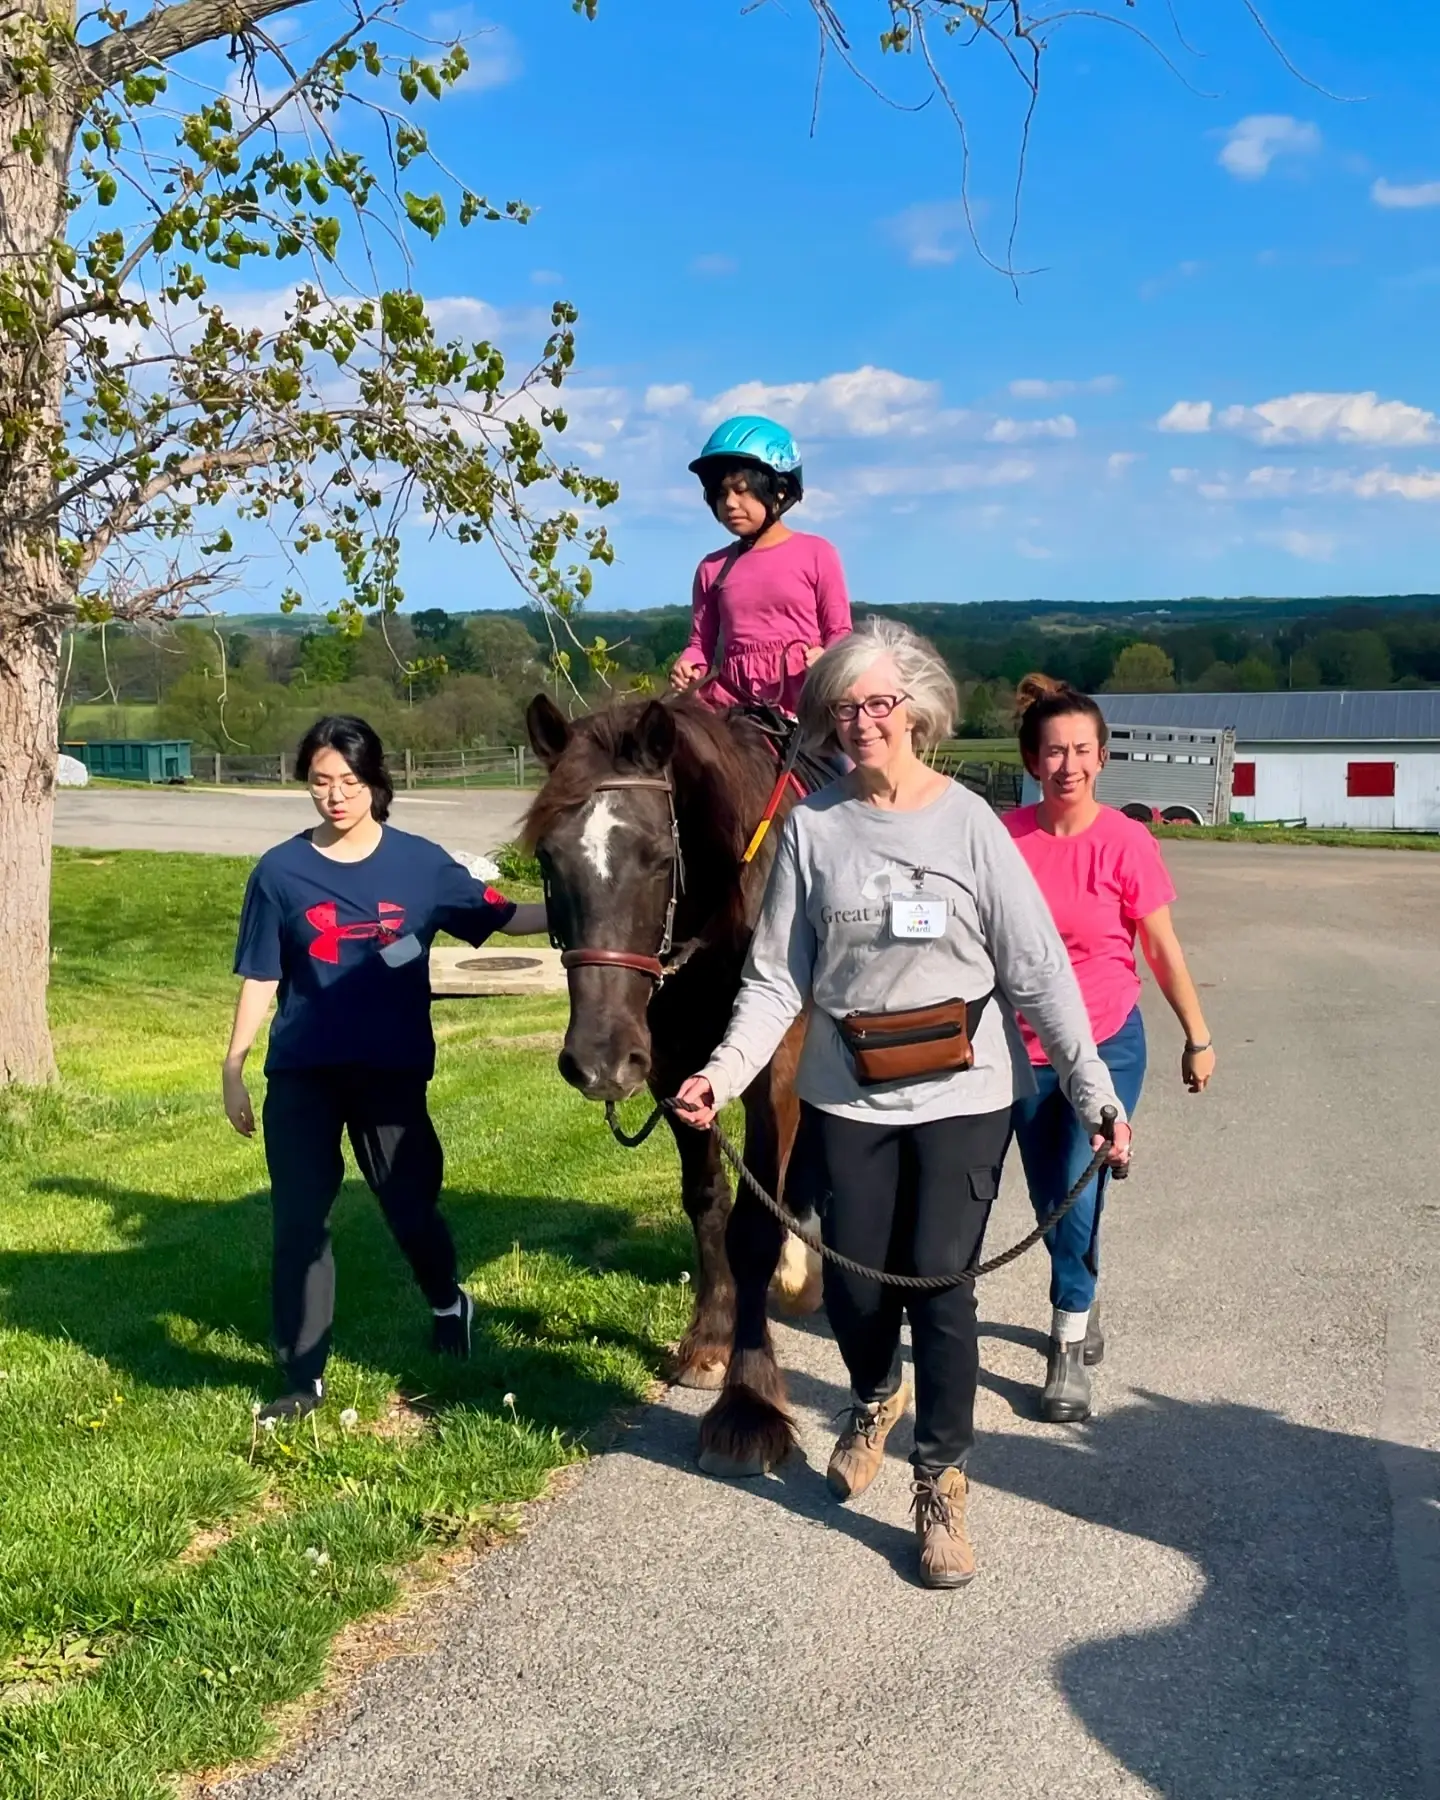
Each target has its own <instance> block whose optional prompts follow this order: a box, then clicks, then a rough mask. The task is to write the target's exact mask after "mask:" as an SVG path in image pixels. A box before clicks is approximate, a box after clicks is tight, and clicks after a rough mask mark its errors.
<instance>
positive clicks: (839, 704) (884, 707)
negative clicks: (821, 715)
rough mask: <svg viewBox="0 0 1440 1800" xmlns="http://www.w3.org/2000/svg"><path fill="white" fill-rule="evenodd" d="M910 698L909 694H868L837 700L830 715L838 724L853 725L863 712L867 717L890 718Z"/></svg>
mask: <svg viewBox="0 0 1440 1800" xmlns="http://www.w3.org/2000/svg"><path fill="white" fill-rule="evenodd" d="M909 698H910V696H909V695H908V694H868V695H867V696H866V697H865V699H863V700H837V701H835V703H834V704H833V705H832V706H831V708H830V717H831V718H832V719H834V721H835V722H836V724H837V725H853V724H854V723H855V721H856V719H858V718H859V717H860V715H861V713H862V712H863V713H864V715H865V717H866V718H867V719H888V718H889V717H890V715H891V713H893V712H894V710H895V708H896V707H897V706H901V705H903V704H904V702H905V701H907V700H908V699H909Z"/></svg>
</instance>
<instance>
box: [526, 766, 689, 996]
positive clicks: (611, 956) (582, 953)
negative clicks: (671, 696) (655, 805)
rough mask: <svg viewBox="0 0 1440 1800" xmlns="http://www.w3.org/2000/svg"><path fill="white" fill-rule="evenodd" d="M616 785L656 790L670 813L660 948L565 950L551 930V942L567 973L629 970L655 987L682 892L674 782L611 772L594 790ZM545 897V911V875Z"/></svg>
mask: <svg viewBox="0 0 1440 1800" xmlns="http://www.w3.org/2000/svg"><path fill="white" fill-rule="evenodd" d="M619 788H653V789H656V790H658V791H659V792H661V793H663V794H664V796H665V803H666V806H667V807H668V809H669V812H670V844H671V848H672V850H673V852H674V856H673V859H672V861H671V864H670V897H669V899H668V900H667V901H666V903H665V929H664V932H663V933H662V935H661V938H660V948H659V950H658V951H657V952H656V954H655V955H654V956H644V955H642V954H641V953H640V952H639V951H638V950H590V949H585V948H583V947H582V948H580V949H575V950H567V949H566V948H565V946H564V945H563V944H561V943H559V942H558V941H557V939H556V937H555V934H554V932H553V931H552V932H551V934H550V942H551V943H552V944H553V945H554V946H555V948H556V949H557V950H559V951H560V952H561V956H560V966H561V968H562V969H565V970H566V971H567V972H568V971H569V970H571V969H629V970H630V971H631V972H632V973H633V974H636V975H643V976H645V977H646V979H647V980H649V981H653V982H654V983H655V986H656V987H657V988H658V987H660V986H661V985H662V984H663V982H664V980H665V976H666V974H667V973H668V971H667V970H666V967H665V959H666V958H667V957H668V956H669V954H670V947H671V945H672V944H673V943H674V941H675V909H676V907H677V906H678V905H679V903H680V896H681V895H682V894H683V893H684V892H685V858H684V857H683V855H682V854H681V851H680V821H679V819H678V818H677V817H676V814H675V783H674V782H673V781H672V780H671V779H670V777H669V776H668V775H612V776H611V778H610V779H609V780H608V781H601V782H597V783H596V785H595V788H594V789H593V792H595V793H597V794H606V793H613V792H614V791H615V790H616V789H619ZM545 899H546V903H547V911H548V903H549V899H550V883H549V880H548V878H547V880H546V883H545Z"/></svg>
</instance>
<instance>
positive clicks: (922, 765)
mask: <svg viewBox="0 0 1440 1800" xmlns="http://www.w3.org/2000/svg"><path fill="white" fill-rule="evenodd" d="M800 704H801V723H802V727H803V728H804V729H805V730H806V732H807V734H808V736H809V737H810V738H811V740H812V741H814V742H817V743H821V744H823V745H824V746H825V747H826V748H827V749H832V750H839V751H842V752H844V753H845V754H846V755H847V756H849V757H850V758H851V759H852V761H853V763H854V768H853V770H852V772H851V773H850V774H848V775H847V776H845V777H844V778H843V779H842V780H840V781H837V782H834V783H832V784H831V786H829V787H827V788H824V789H822V790H821V791H820V792H819V793H816V794H813V795H812V796H811V797H810V798H809V799H808V800H806V801H805V802H804V803H803V804H801V805H799V806H797V807H796V808H795V809H794V810H793V811H792V812H791V814H790V816H789V817H788V819H787V820H786V822H785V828H784V831H783V833H782V835H781V841H780V845H779V848H778V850H777V853H776V857H775V864H774V868H773V870H772V872H771V876H770V884H769V887H768V889H767V890H766V895H765V904H764V907H763V910H762V913H761V917H760V920H759V923H758V925H757V927H756V931H755V937H754V941H753V944H752V946H751V950H750V959H749V963H748V965H747V967H746V971H745V979H744V982H743V984H742V986H741V989H740V993H739V997H738V998H737V1000H736V1003H735V1010H734V1013H733V1015H732V1016H731V1020H730V1025H729V1028H728V1030H727V1031H726V1033H725V1038H724V1041H723V1042H722V1043H721V1044H720V1046H719V1048H718V1049H717V1050H716V1052H715V1054H714V1056H713V1057H711V1059H710V1061H709V1063H707V1065H706V1066H705V1068H704V1069H702V1070H701V1071H700V1072H699V1074H698V1075H694V1076H692V1077H691V1078H690V1080H689V1081H687V1082H686V1083H685V1084H684V1086H683V1087H682V1088H681V1089H680V1092H679V1094H678V1096H677V1100H678V1102H679V1104H680V1106H681V1108H682V1109H683V1110H682V1115H681V1116H682V1117H686V1118H687V1119H688V1121H689V1122H690V1123H691V1124H693V1125H695V1126H697V1127H699V1128H701V1129H704V1128H705V1127H708V1125H709V1124H710V1122H711V1120H712V1119H713V1118H714V1117H715V1114H716V1113H717V1112H718V1111H719V1109H720V1108H721V1107H722V1106H724V1105H725V1104H726V1103H727V1102H728V1101H730V1100H731V1099H733V1098H734V1097H735V1096H736V1095H737V1094H739V1093H741V1092H742V1091H743V1090H744V1088H745V1087H746V1086H747V1085H748V1084H749V1083H750V1082H751V1081H752V1080H753V1079H754V1078H755V1077H756V1075H758V1074H759V1072H760V1071H761V1069H763V1068H764V1066H765V1065H766V1063H768V1062H769V1060H770V1058H771V1056H772V1055H773V1054H774V1052H775V1051H776V1049H777V1048H778V1046H779V1044H780V1040H781V1038H782V1037H783V1036H784V1035H785V1032H786V1030H787V1028H788V1027H789V1026H790V1024H791V1023H792V1022H793V1021H794V1019H795V1018H796V1017H797V1015H798V1014H799V1013H800V1012H801V1011H802V1010H803V1009H804V1008H805V1007H807V1006H809V1007H810V1009H811V1022H810V1027H809V1031H808V1033H807V1036H806V1040H805V1049H804V1053H803V1056H802V1058H801V1062H800V1068H799V1073H798V1076H797V1079H796V1086H797V1089H798V1091H799V1093H800V1096H801V1100H802V1102H803V1104H804V1106H805V1108H806V1111H807V1115H808V1116H807V1127H808V1128H810V1129H811V1130H813V1131H814V1133H815V1136H816V1138H817V1139H818V1141H819V1143H820V1144H821V1145H823V1149H824V1155H825V1163H826V1176H827V1185H828V1189H829V1197H828V1200H827V1202H826V1205H825V1209H824V1232H825V1240H826V1242H827V1243H828V1244H829V1245H831V1246H832V1247H833V1248H834V1249H836V1250H838V1251H840V1252H841V1253H842V1254H843V1255H845V1256H848V1257H853V1258H854V1259H855V1260H857V1261H859V1262H862V1263H865V1264H867V1265H868V1266H869V1267H871V1268H880V1269H885V1270H886V1271H891V1272H896V1273H907V1274H916V1273H918V1274H923V1275H954V1276H956V1277H960V1276H962V1275H963V1273H964V1271H966V1270H967V1269H969V1268H970V1267H971V1266H972V1265H973V1264H974V1263H975V1262H976V1261H977V1259H978V1257H979V1254H980V1246H981V1243H982V1241H983V1239H984V1235H985V1226H986V1223H987V1221H988V1219H989V1216H990V1207H991V1203H992V1202H993V1201H994V1199H995V1196H996V1193H997V1190H998V1184H999V1180H1000V1167H1001V1164H1002V1163H1003V1162H1004V1160H1005V1151H1006V1148H1007V1147H1008V1144H1009V1140H1010V1112H1011V1104H1012V1102H1013V1101H1014V1099H1015V1098H1016V1096H1017V1094H1029V1093H1030V1092H1031V1091H1032V1090H1033V1077H1032V1076H1031V1073H1030V1067H1029V1063H1028V1060H1027V1058H1026V1056H1025V1053H1024V1050H1023V1048H1022V1046H1021V1043H1020V1038H1019V1035H1018V1033H1017V1031H1016V1027H1015V1020H1014V1014H1015V1012H1016V1010H1017V1009H1018V1010H1020V1011H1022V1012H1023V1013H1024V1015H1025V1017H1026V1019H1027V1020H1028V1021H1029V1022H1030V1024H1031V1025H1032V1027H1033V1028H1034V1030H1035V1032H1036V1033H1037V1035H1038V1036H1039V1038H1040V1041H1041V1043H1042V1044H1043V1045H1044V1048H1045V1052H1046V1054H1047V1056H1048V1057H1049V1059H1050V1062H1051V1065H1052V1066H1053V1067H1054V1069H1055V1070H1056V1071H1057V1073H1058V1075H1059V1079H1060V1082H1061V1085H1062V1086H1063V1088H1064V1091H1065V1093H1066V1095H1067V1096H1068V1098H1069V1100H1070V1103H1071V1105H1072V1106H1073V1107H1074V1109H1075V1111H1076V1113H1077V1115H1078V1116H1079V1117H1080V1119H1081V1120H1082V1121H1083V1122H1084V1124H1085V1126H1086V1128H1087V1129H1088V1131H1089V1132H1090V1133H1091V1136H1092V1140H1093V1142H1094V1143H1095V1144H1096V1146H1097V1148H1098V1147H1099V1146H1100V1145H1101V1144H1102V1143H1103V1142H1105V1139H1104V1138H1103V1136H1102V1134H1101V1130H1100V1122H1101V1115H1102V1109H1103V1108H1105V1107H1114V1108H1115V1109H1116V1113H1117V1117H1118V1119H1119V1121H1121V1122H1120V1123H1118V1124H1117V1125H1116V1126H1115V1128H1114V1138H1113V1142H1112V1143H1111V1145H1110V1157H1111V1160H1112V1161H1113V1162H1114V1163H1116V1164H1120V1163H1123V1162H1124V1161H1126V1160H1127V1158H1128V1156H1129V1139H1130V1133H1129V1129H1128V1127H1127V1126H1126V1125H1125V1124H1124V1123H1123V1120H1124V1116H1125V1115H1124V1110H1123V1108H1122V1107H1121V1106H1120V1102H1119V1100H1118V1099H1117V1097H1116V1095H1115V1091H1114V1089H1113V1087H1112V1086H1111V1082H1110V1077H1109V1074H1108V1073H1107V1071H1106V1068H1105V1065H1104V1063H1103V1062H1101V1060H1100V1058H1099V1056H1098V1055H1097V1054H1096V1049H1095V1043H1094V1039H1093V1038H1092V1036H1091V1033H1090V1026H1089V1022H1088V1020H1087V1017H1086V1012H1085V1006H1084V1002H1083V1001H1082V1000H1081V997H1080V991H1079V988H1078V987H1077V986H1076V983H1075V977H1074V975H1073V973H1072V972H1071V968H1070V962H1069V958H1068V957H1067V956H1066V954H1065V948H1064V945H1063V944H1062V943H1061V941H1060V937H1059V934H1058V932H1057V931H1056V929H1055V925H1054V923H1053V921H1052V919H1051V917H1050V909H1049V908H1048V907H1047V906H1046V904H1045V902H1044V900H1043V899H1042V898H1041V896H1040V892H1039V890H1038V888H1037V887H1036V885H1035V881H1034V878H1033V876H1032V875H1031V874H1030V871H1029V869H1028V868H1027V867H1026V865H1025V862H1024V860H1023V858H1022V857H1021V855H1020V853H1019V851H1018V850H1017V849H1016V847H1015V845H1014V843H1013V842H1012V840H1011V838H1010V836H1009V834H1008V833H1007V832H1006V830H1005V828H1004V826H1003V825H1001V823H1000V821H999V820H998V819H997V818H996V817H995V815H994V814H993V813H992V812H991V810H990V808H989V807H988V806H987V805H986V804H985V802H984V801H983V800H980V799H978V798H977V797H976V796H975V795H974V794H972V793H970V792H969V791H968V790H967V789H965V788H963V787H961V786H960V785H959V784H958V783H956V782H953V781H951V780H950V778H949V777H948V776H945V775H942V774H939V773H937V772H936V771H935V770H934V769H932V768H930V767H929V766H928V764H927V763H926V762H925V760H924V752H925V751H926V750H928V749H930V748H932V747H933V746H934V745H935V744H936V743H938V742H939V741H940V740H941V739H943V738H944V737H946V736H948V734H949V732H950V731H951V729H952V727H953V721H954V717H955V708H956V694H955V686H954V683H953V682H952V680H951V679H950V674H949V671H948V670H947V669H946V667H945V664H944V662H943V661H942V659H941V658H940V656H939V655H938V653H937V652H936V651H935V649H934V648H933V646H932V645H930V644H929V643H927V642H926V640H925V639H924V638H922V637H919V636H917V635H916V634H915V633H914V632H912V631H910V630H909V629H908V628H907V627H906V626H904V625H901V624H898V623H897V622H895V621H893V620H888V619H867V620H866V621H865V622H864V623H863V624H862V625H861V626H860V628H859V629H858V630H857V631H856V632H854V633H853V634H852V635H851V636H850V637H847V638H843V639H841V641H840V642H839V643H837V644H834V645H832V646H831V647H830V649H828V650H827V651H826V652H825V654H824V655H823V656H822V657H821V658H820V660H819V661H818V662H817V663H816V664H815V665H814V667H813V668H812V669H811V671H810V674H809V677H808V679H807V680H806V683H805V688H804V691H803V694H802V696H801V703H800ZM825 1304H826V1310H827V1312H828V1314H829V1317H830V1323H831V1325H832V1327H833V1329H834V1332H835V1337H836V1341H837V1342H838V1344H839V1346H840V1353H841V1355H842V1356H843V1357H844V1359H845V1366H846V1368H847V1370H848V1371H849V1375H850V1385H851V1389H852V1393H851V1407H850V1419H849V1423H848V1424H847V1425H846V1427H845V1429H844V1431H843V1432H842V1433H841V1435H840V1438H839V1441H838V1442H837V1443H836V1445H835V1449H834V1453H833V1454H832V1456H831V1458H830V1466H829V1471H828V1480H829V1484H830V1487H831V1490H832V1491H833V1492H834V1493H835V1495H836V1496H837V1497H838V1498H839V1499H842V1500H845V1499H849V1498H851V1497H852V1496H854V1495H856V1494H859V1493H860V1492H862V1490H863V1489H865V1488H866V1487H868V1486H869V1485H870V1483H871V1482H872V1481H873V1480H874V1478H875V1476H876V1475H877V1474H878V1473H879V1471H880V1468H881V1465H882V1462H883V1458H884V1448H885V1439H886V1437H887V1435H888V1434H889V1432H890V1431H891V1430H892V1429H893V1427H894V1426H895V1424H896V1422H897V1421H898V1420H899V1419H900V1418H901V1417H902V1416H903V1415H904V1412H905V1408H906V1405H907V1402H908V1398H909V1395H908V1391H907V1388H906V1384H905V1381H904V1378H903V1374H902V1367H901V1359H900V1327H901V1323H902V1319H903V1316H904V1314H905V1312H907V1311H908V1313H909V1316H910V1330H911V1342H912V1347H913V1352H914V1365H915V1451H914V1455H913V1458H912V1462H913V1465H914V1484H913V1491H914V1503H913V1509H912V1510H913V1511H914V1514H915V1529H916V1536H917V1541H918V1550H919V1572H920V1579H921V1581H922V1582H924V1583H925V1584H926V1585H927V1586H930V1587H942V1588H951V1587H960V1586H963V1585H964V1584H965V1583H966V1582H967V1581H969V1580H970V1579H971V1577H972V1576H973V1575H974V1573H975V1554H974V1551H973V1549H972V1547H971V1544H970V1540H969V1538H968V1536H967V1534H966V1529H965V1500H966V1492H967V1484H966V1477H965V1463H966V1459H967V1457H968V1456H969V1454H970V1451H971V1448H972V1447H973V1444H974V1439H975V1433H974V1412H975V1388H976V1382H977V1379H978V1375H979V1352H978V1346H977V1342H976V1328H975V1293H974V1287H973V1284H972V1283H970V1282H967V1281H964V1280H957V1281H956V1282H955V1283H954V1285H952V1286H950V1287H947V1288H941V1289H938V1290H927V1291H922V1290H916V1289H909V1290H906V1289H900V1288H895V1287H890V1286H885V1285H882V1284H881V1283H880V1282H878V1281H875V1280H873V1279H869V1278H864V1277H860V1276H856V1275H853V1274H850V1273H848V1272H846V1271H844V1270H841V1269H838V1268H837V1267H836V1266H835V1265H834V1264H833V1263H830V1262H827V1263H826V1265H825Z"/></svg>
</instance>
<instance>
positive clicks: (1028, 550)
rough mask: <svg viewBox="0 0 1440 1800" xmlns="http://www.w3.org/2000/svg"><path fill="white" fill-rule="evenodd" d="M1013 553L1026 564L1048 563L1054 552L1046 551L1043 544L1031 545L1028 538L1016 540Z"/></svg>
mask: <svg viewBox="0 0 1440 1800" xmlns="http://www.w3.org/2000/svg"><path fill="white" fill-rule="evenodd" d="M1015 551H1016V554H1017V555H1018V556H1023V557H1024V558H1025V559H1026V560H1027V561H1028V562H1049V560H1050V559H1051V557H1052V556H1054V554H1055V552H1054V551H1053V550H1047V549H1046V548H1045V546H1044V545H1043V544H1036V543H1032V542H1031V540H1030V539H1029V538H1023V537H1020V538H1016V540H1015Z"/></svg>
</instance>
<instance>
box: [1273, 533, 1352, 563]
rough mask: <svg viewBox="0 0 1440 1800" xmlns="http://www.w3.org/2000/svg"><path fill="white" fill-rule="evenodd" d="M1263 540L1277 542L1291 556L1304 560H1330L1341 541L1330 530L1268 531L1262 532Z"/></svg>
mask: <svg viewBox="0 0 1440 1800" xmlns="http://www.w3.org/2000/svg"><path fill="white" fill-rule="evenodd" d="M1261 538H1262V541H1263V542H1265V543H1268V544H1277V545H1278V546H1279V547H1280V549H1282V550H1284V551H1287V552H1288V553H1289V554H1290V555H1291V556H1298V557H1299V558H1300V559H1301V560H1302V561H1303V562H1328V561H1329V560H1330V558H1331V557H1332V556H1333V555H1334V554H1335V545H1336V543H1337V542H1338V541H1339V540H1338V539H1337V538H1336V537H1335V536H1334V535H1333V533H1331V532H1328V531H1299V530H1295V529H1291V530H1286V531H1267V532H1262V533H1261Z"/></svg>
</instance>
